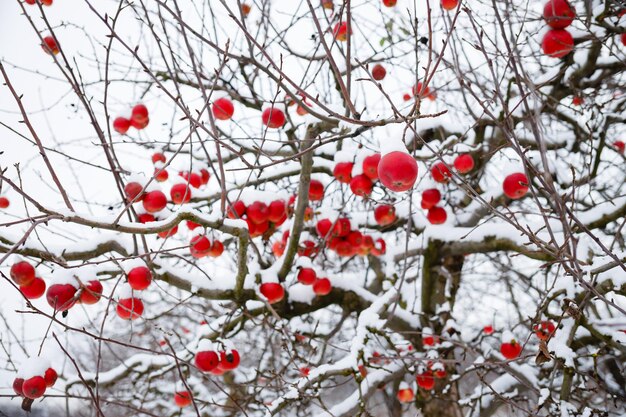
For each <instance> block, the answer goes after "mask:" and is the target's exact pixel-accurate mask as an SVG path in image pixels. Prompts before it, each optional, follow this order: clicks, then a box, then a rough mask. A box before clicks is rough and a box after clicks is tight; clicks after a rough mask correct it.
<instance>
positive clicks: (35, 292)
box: [20, 277, 46, 300]
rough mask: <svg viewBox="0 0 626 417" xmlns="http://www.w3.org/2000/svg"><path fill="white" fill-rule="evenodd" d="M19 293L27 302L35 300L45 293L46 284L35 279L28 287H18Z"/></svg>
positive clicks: (41, 280)
mask: <svg viewBox="0 0 626 417" xmlns="http://www.w3.org/2000/svg"><path fill="white" fill-rule="evenodd" d="M20 291H21V292H22V294H24V297H26V298H28V299H29V300H36V299H37V298H39V297H41V296H42V295H44V293H45V292H46V283H45V281H44V280H43V279H41V278H39V277H35V279H33V280H32V281H31V282H30V283H29V284H28V285H20Z"/></svg>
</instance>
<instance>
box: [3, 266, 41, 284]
mask: <svg viewBox="0 0 626 417" xmlns="http://www.w3.org/2000/svg"><path fill="white" fill-rule="evenodd" d="M9 275H11V279H12V280H13V282H15V283H16V284H17V285H28V284H30V283H31V282H33V280H34V279H35V268H34V267H33V266H32V265H31V264H29V263H28V262H26V261H20V262H16V263H14V264H13V265H11V270H10V272H9Z"/></svg>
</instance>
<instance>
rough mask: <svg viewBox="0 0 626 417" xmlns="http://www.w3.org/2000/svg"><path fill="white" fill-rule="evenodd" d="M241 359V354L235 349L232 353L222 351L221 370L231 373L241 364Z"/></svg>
mask: <svg viewBox="0 0 626 417" xmlns="http://www.w3.org/2000/svg"><path fill="white" fill-rule="evenodd" d="M240 361H241V358H240V357H239V352H237V351H236V350H235V349H232V350H230V351H227V352H226V351H221V352H220V368H222V369H224V370H225V371H231V370H233V369H235V368H237V367H238V366H239V362H240Z"/></svg>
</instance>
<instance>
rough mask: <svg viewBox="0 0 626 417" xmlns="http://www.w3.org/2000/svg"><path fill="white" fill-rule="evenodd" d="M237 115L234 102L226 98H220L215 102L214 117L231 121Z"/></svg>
mask: <svg viewBox="0 0 626 417" xmlns="http://www.w3.org/2000/svg"><path fill="white" fill-rule="evenodd" d="M234 113H235V106H233V102H232V101H230V100H229V99H227V98H226V97H222V98H218V99H217V100H215V101H214V102H213V116H215V118H216V119H218V120H229V119H230V118H231V117H233V114H234Z"/></svg>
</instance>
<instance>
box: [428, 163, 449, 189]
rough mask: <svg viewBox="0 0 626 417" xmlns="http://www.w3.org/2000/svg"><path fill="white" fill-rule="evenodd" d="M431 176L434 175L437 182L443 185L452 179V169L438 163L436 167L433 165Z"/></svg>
mask: <svg viewBox="0 0 626 417" xmlns="http://www.w3.org/2000/svg"><path fill="white" fill-rule="evenodd" d="M430 175H432V177H433V180H435V182H439V183H443V184H445V183H447V182H448V181H450V178H451V177H452V173H451V172H450V169H449V168H448V167H447V166H446V164H444V163H443V162H437V163H436V164H435V165H433V166H432V167H431V168H430Z"/></svg>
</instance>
